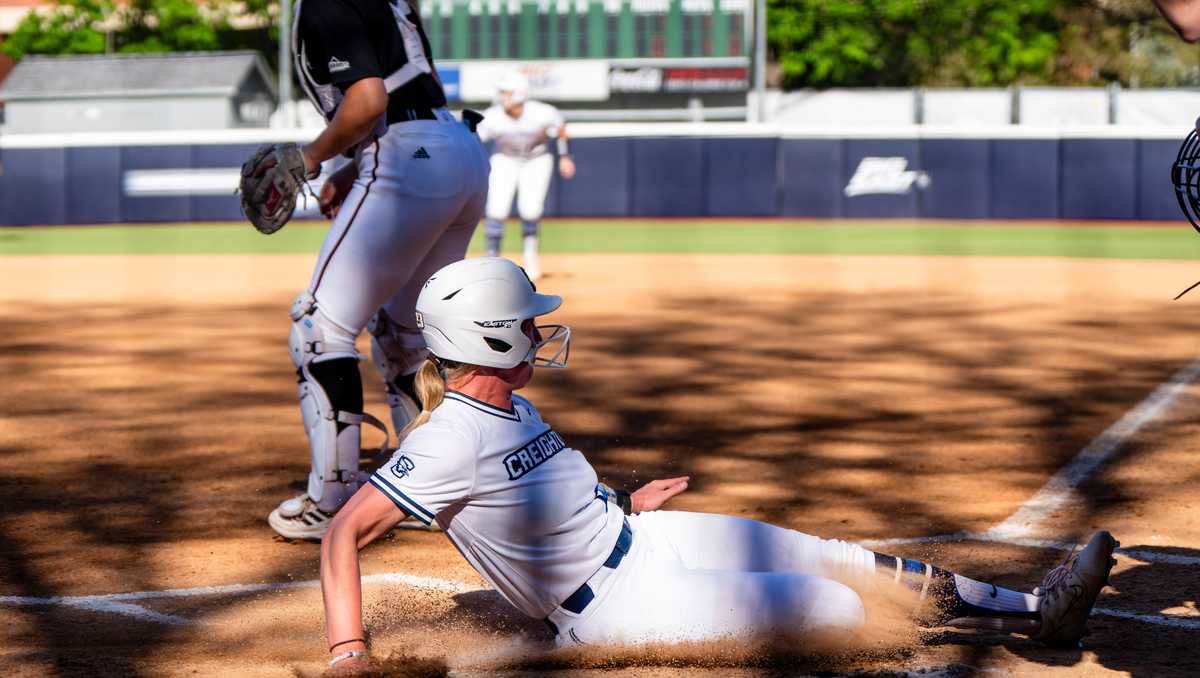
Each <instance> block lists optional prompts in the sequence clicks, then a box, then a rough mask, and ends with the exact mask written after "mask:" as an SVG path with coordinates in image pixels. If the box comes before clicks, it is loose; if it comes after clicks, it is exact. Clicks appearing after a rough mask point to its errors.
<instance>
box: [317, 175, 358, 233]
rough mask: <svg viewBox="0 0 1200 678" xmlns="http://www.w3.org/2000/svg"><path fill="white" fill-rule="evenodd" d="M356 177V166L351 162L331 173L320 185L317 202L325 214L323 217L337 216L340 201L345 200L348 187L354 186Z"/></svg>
mask: <svg viewBox="0 0 1200 678" xmlns="http://www.w3.org/2000/svg"><path fill="white" fill-rule="evenodd" d="M357 177H358V167H357V166H356V165H355V164H354V163H352V162H351V163H347V164H346V165H345V166H344V167H342V168H341V169H339V170H338V171H336V172H334V173H333V174H331V175H330V176H329V178H328V179H327V180H326V181H325V184H324V185H323V186H321V193H320V195H318V196H317V202H319V203H320V204H321V214H323V215H325V218H327V219H332V218H334V217H336V216H337V213H338V210H339V209H341V207H342V202H344V201H345V200H346V195H347V194H349V193H350V188H351V187H352V186H354V180H355V179H356V178H357Z"/></svg>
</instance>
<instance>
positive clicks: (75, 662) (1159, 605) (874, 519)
mask: <svg viewBox="0 0 1200 678" xmlns="http://www.w3.org/2000/svg"><path fill="white" fill-rule="evenodd" d="M310 265H311V258H310V257H308V256H259V257H252V256H221V257H189V256H178V257H174V256H171V257H168V256H140V257H107V256H94V257H10V258H0V303H2V306H0V308H2V309H3V310H2V311H0V319H2V320H3V323H2V326H3V330H2V331H0V374H2V375H3V383H4V388H3V389H0V496H2V497H3V498H4V510H3V511H2V512H0V629H3V630H0V638H3V642H2V643H0V648H2V649H0V673H3V674H4V675H113V676H117V675H120V676H159V675H171V676H174V675H239V676H288V675H315V674H319V672H320V668H321V663H320V662H321V661H322V658H323V657H324V652H323V650H324V647H323V645H322V640H323V638H322V636H323V629H322V613H321V607H320V594H319V590H318V589H316V588H313V587H311V586H310V585H307V584H306V582H310V581H311V580H313V579H315V578H316V576H317V558H318V555H317V548H316V546H315V545H313V544H304V543H288V542H285V541H281V540H277V539H274V538H272V533H271V531H270V529H269V528H268V527H267V526H266V523H265V516H266V514H267V512H269V511H270V509H271V508H272V507H273V506H275V504H276V503H277V502H278V501H279V500H280V499H282V498H284V497H287V496H289V495H291V494H293V493H295V492H297V491H298V490H300V489H301V488H302V483H301V481H302V479H303V478H304V475H305V472H306V469H307V452H306V445H305V442H304V436H303V432H302V430H301V428H300V426H299V416H298V413H297V408H296V405H295V394H294V388H295V386H294V377H293V375H292V369H291V363H290V361H289V360H288V357H287V352H286V335H287V329H288V319H287V308H288V306H289V305H290V302H291V298H292V297H293V296H294V294H295V292H296V291H297V290H298V289H300V288H301V287H303V285H304V284H305V283H306V282H307V277H308V271H309V266H310ZM545 266H546V268H547V269H549V270H550V271H551V272H552V275H551V276H550V277H549V278H547V279H546V280H545V282H544V284H542V285H541V287H542V288H544V289H547V290H549V291H552V292H555V293H559V294H562V295H564V296H565V297H566V299H567V303H566V305H565V306H564V308H563V310H562V311H561V313H560V314H558V316H560V318H559V319H561V320H562V321H565V322H567V323H569V324H571V325H572V327H573V329H574V332H575V338H574V340H573V351H572V356H571V369H569V370H566V371H561V372H559V371H555V372H544V373H540V374H539V376H538V378H537V379H536V380H535V382H534V384H533V385H532V386H531V387H530V388H529V391H528V394H529V396H530V397H531V398H532V399H533V400H534V402H536V403H538V404H539V406H540V408H541V410H542V412H543V415H544V416H545V418H546V419H547V420H548V421H549V422H551V423H553V424H554V426H555V429H556V430H557V431H558V432H559V433H560V434H561V435H562V436H563V437H564V438H565V439H566V440H567V442H568V443H569V444H571V445H572V446H573V447H577V448H579V449H582V450H584V451H585V452H586V453H587V454H588V456H589V458H591V459H592V461H593V463H594V464H595V465H596V466H597V469H598V470H599V472H600V474H601V476H602V477H603V478H606V479H607V480H610V481H612V482H614V483H617V484H632V483H636V482H641V481H644V480H648V479H651V478H654V477H656V476H663V475H674V474H690V475H691V476H692V477H693V483H692V487H691V489H690V490H689V491H688V492H687V493H685V494H684V495H682V496H681V497H679V498H678V499H677V500H676V501H675V502H674V503H673V504H672V506H671V507H672V508H675V509H683V510H703V511H714V512H725V513H732V514H738V515H744V516H748V517H753V518H758V519H763V520H767V521H770V522H773V523H776V524H779V525H783V526H787V527H791V528H795V529H799V530H802V531H805V532H810V533H814V534H819V535H822V536H829V537H839V538H843V539H851V540H864V541H865V540H881V539H894V538H912V540H913V541H912V542H911V543H893V544H890V545H888V546H887V547H886V548H884V547H882V546H881V547H877V548H878V549H879V550H883V551H890V552H896V553H901V554H903V555H907V556H912V557H922V558H926V559H930V560H933V561H934V562H937V563H939V564H942V565H944V566H946V567H949V568H951V569H956V570H959V571H962V572H963V573H964V574H968V575H974V576H978V577H981V578H990V579H993V580H995V581H997V583H1002V584H1008V585H1012V586H1018V587H1021V588H1029V587H1032V586H1033V585H1035V584H1036V583H1037V580H1038V579H1039V578H1040V577H1041V575H1042V573H1043V572H1044V571H1045V569H1046V568H1048V567H1049V566H1051V565H1053V564H1054V563H1056V562H1057V561H1059V560H1061V559H1062V558H1063V557H1064V555H1065V553H1064V552H1063V551H1061V550H1059V549H1058V548H1055V547H1054V544H1043V543H1041V542H1038V541H1036V540H1048V541H1051V542H1055V543H1056V544H1064V543H1074V542H1075V541H1077V540H1079V539H1082V538H1086V536H1087V535H1088V534H1089V533H1090V532H1091V531H1092V530H1094V529H1096V528H1097V527H1107V528H1108V529H1111V530H1112V531H1113V532H1114V534H1116V536H1117V537H1118V538H1119V539H1120V540H1121V541H1122V544H1123V546H1124V547H1125V548H1126V549H1127V550H1128V551H1127V552H1126V553H1125V554H1124V555H1122V556H1121V557H1120V558H1119V563H1118V566H1117V568H1116V570H1115V574H1114V576H1113V581H1112V583H1113V588H1111V589H1109V590H1108V591H1107V592H1106V593H1105V594H1104V595H1103V596H1102V597H1101V600H1100V603H1099V604H1098V607H1100V608H1102V609H1103V610H1106V611H1107V612H1105V613H1103V614H1098V615H1097V616H1096V617H1095V618H1094V620H1093V628H1094V635H1093V636H1092V637H1090V638H1089V639H1087V640H1086V641H1085V644H1084V647H1083V648H1082V649H1072V650H1048V649H1045V648H1042V647H1040V646H1038V645H1037V644H1035V643H1032V642H1030V641H1028V640H1024V639H1021V638H1019V637H1015V636H1014V637H1007V636H997V635H989V634H978V635H972V634H960V633H952V632H949V631H947V630H941V629H933V630H927V631H922V632H920V633H912V634H899V635H895V636H893V637H889V638H887V639H885V640H884V641H878V642H874V643H873V644H872V643H868V644H867V645H866V646H865V647H864V648H862V649H859V650H857V651H854V652H849V653H836V654H820V655H815V656H814V655H811V654H807V653H805V652H804V651H803V649H801V651H799V652H798V653H797V652H796V651H795V650H794V649H793V651H792V652H791V653H790V654H789V655H787V656H775V655H773V654H772V653H770V652H766V651H761V652H760V651H759V650H756V649H751V650H747V649H746V648H744V647H719V646H716V647H702V648H684V649H678V648H676V649H669V648H660V649H656V650H655V651H654V652H653V653H649V654H625V653H617V654H612V653H603V652H589V653H583V654H575V655H560V654H555V653H550V654H549V655H547V654H545V652H544V651H543V645H544V643H545V642H546V641H547V633H546V632H545V631H544V630H543V629H542V628H541V626H540V625H539V624H538V623H535V622H530V621H528V620H525V619H522V618H521V617H520V616H519V615H518V614H517V613H516V612H514V611H512V610H511V608H508V607H507V606H506V605H505V604H504V603H503V602H502V601H500V600H499V598H498V597H497V596H496V595H495V594H494V593H492V592H490V591H487V590H485V589H484V588H483V585H482V582H481V580H480V579H479V578H478V577H477V576H476V575H475V574H474V573H473V572H472V571H471V570H470V569H469V567H468V566H467V565H466V564H465V563H464V562H463V560H462V558H461V557H460V556H459V554H458V553H457V552H456V551H455V550H454V549H453V548H452V547H451V546H450V545H449V544H448V543H447V542H446V541H445V539H444V538H443V537H442V536H441V535H437V534H428V533H421V532H413V531H407V530H401V531H396V532H394V533H393V534H392V535H391V536H390V538H389V539H388V540H386V541H385V542H383V543H381V544H378V545H374V546H372V547H370V548H368V549H367V550H366V551H365V552H364V556H363V571H364V574H367V575H380V576H377V577H375V578H374V579H372V580H371V583H369V584H368V586H367V587H366V609H367V612H366V614H367V618H368V624H369V626H370V629H371V633H372V635H373V639H374V644H375V647H376V648H377V651H379V652H381V653H382V654H387V653H388V652H402V653H405V654H408V655H414V656H422V657H430V658H444V659H445V660H446V661H447V662H449V665H450V667H451V668H452V669H453V672H454V673H455V674H457V675H531V674H537V675H542V674H549V675H592V674H596V675H598V674H599V673H601V672H603V673H604V674H605V675H618V676H625V675H628V676H658V675H662V676H667V675H678V674H679V673H680V672H683V673H686V674H688V675H712V676H716V675H732V676H784V675H787V676H790V675H801V674H805V673H811V672H833V673H838V672H847V673H849V672H855V671H862V672H866V673H867V674H869V675H876V674H878V675H894V674H893V672H919V671H925V670H928V671H929V672H930V673H929V674H928V675H946V676H961V675H969V674H972V673H975V672H978V671H980V670H985V669H986V670H990V671H994V672H996V673H999V674H1000V675H1006V674H1010V675H1031V674H1035V673H1036V674H1038V675H1041V674H1043V673H1045V674H1049V675H1069V676H1091V675H1125V674H1130V675H1135V676H1170V675H1178V676H1185V675H1186V676H1194V675H1197V674H1200V651H1198V650H1197V649H1196V646H1197V643H1196V639H1197V638H1200V635H1198V634H1200V610H1198V609H1197V595H1198V591H1200V587H1198V586H1197V582H1198V581H1200V577H1198V576H1197V575H1196V572H1198V571H1200V569H1198V567H1200V519H1198V518H1197V516H1198V515H1200V499H1198V498H1197V495H1196V492H1195V490H1194V488H1195V487H1196V485H1197V483H1198V482H1200V458H1198V457H1197V456H1196V455H1195V454H1194V453H1193V447H1194V445H1193V442H1192V441H1194V440H1196V435H1197V433H1200V415H1197V412H1200V410H1198V409H1197V407H1198V406H1200V385H1195V384H1193V382H1192V379H1193V372H1185V373H1183V374H1182V375H1180V370H1184V369H1185V368H1187V367H1188V366H1189V365H1191V364H1192V361H1193V360H1195V359H1196V358H1197V356H1200V341H1197V338H1198V337H1200V315H1198V314H1196V313H1195V305H1196V304H1200V298H1192V297H1185V299H1184V300H1183V301H1180V302H1175V303H1172V302H1170V297H1171V296H1172V295H1173V294H1174V293H1175V292H1177V291H1178V290H1179V289H1182V288H1183V287H1185V286H1186V285H1188V284H1190V283H1191V282H1193V281H1194V280H1195V277H1196V275H1200V270H1198V269H1197V268H1196V267H1195V265H1194V264H1187V263H1173V262H1153V263H1151V262H1137V261H1123V262H1113V261H1103V260H1088V261H1083V260H1064V259H984V258H971V259H966V258H915V257H914V258H904V257H892V258H875V257H799V256H796V257H776V256H745V257H737V256H599V255H597V256H558V257H547V258H546V262H545ZM360 348H361V349H362V350H366V345H365V343H364V344H362V346H361V347H360ZM362 371H363V375H364V380H365V381H366V383H367V385H368V391H367V403H368V404H367V408H368V410H370V411H372V412H374V413H376V414H378V415H380V416H382V417H383V418H385V419H386V416H385V415H386V409H385V407H384V406H383V403H382V394H381V392H380V388H379V379H378V377H377V375H376V374H375V373H374V371H373V369H372V368H371V367H370V366H369V364H366V363H364V365H363V368H362ZM1173 376H1174V377H1176V378H1177V381H1176V383H1175V384H1174V385H1173V386H1171V387H1168V388H1166V390H1162V389H1160V391H1156V389H1158V388H1159V387H1160V385H1162V384H1164V382H1168V381H1169V380H1171V379H1172V378H1173ZM1152 394H1154V395H1153V396H1152ZM1164 394H1165V395H1164ZM1131 411H1132V412H1133V415H1132V418H1130V417H1129V416H1127V415H1129V414H1130V413H1131ZM1122 417H1126V419H1125V420H1123V419H1122ZM1134 419H1136V420H1137V421H1138V422H1140V423H1137V425H1136V426H1134V425H1132V424H1129V423H1128V422H1131V421H1133V420H1134ZM1118 421H1122V422H1126V423H1123V424H1122V425H1120V426H1114V427H1113V429H1111V430H1109V432H1108V434H1107V435H1106V436H1101V434H1102V433H1104V432H1105V431H1106V429H1109V427H1110V426H1111V425H1113V424H1114V422H1118ZM365 437H366V441H365V446H369V445H373V444H378V442H379V436H378V434H377V433H375V432H371V431H369V432H368V433H366V434H365ZM1098 437H1099V438H1098ZM1081 451H1087V454H1085V455H1084V457H1085V458H1092V457H1087V455H1092V456H1093V457H1094V458H1096V459H1099V460H1101V461H1103V462H1104V463H1102V464H1099V465H1097V466H1095V467H1094V468H1090V469H1089V468H1085V467H1079V468H1081V469H1083V470H1082V471H1080V473H1074V474H1072V473H1068V474H1067V476H1066V480H1064V481H1063V482H1064V483H1065V485H1061V486H1060V485H1052V486H1051V487H1050V489H1049V490H1048V492H1049V494H1048V495H1045V496H1048V497H1050V499H1051V500H1052V501H1049V502H1048V503H1046V502H1041V501H1040V500H1039V501H1038V502H1032V501H1031V499H1032V498H1034V497H1035V496H1038V497H1042V496H1043V495H1038V494H1037V493H1038V492H1039V490H1040V489H1042V488H1043V487H1044V486H1045V485H1046V483H1047V481H1048V480H1050V479H1051V478H1052V477H1059V476H1055V474H1056V473H1059V471H1060V469H1063V468H1064V466H1065V465H1067V464H1068V463H1070V462H1072V460H1073V459H1077V455H1079V454H1080V452H1081ZM1085 466H1086V465H1085ZM1069 468H1076V467H1074V466H1072V467H1069ZM1060 476H1061V474H1060ZM1056 488H1057V489H1056ZM1056 502H1057V503H1056ZM1022 509H1025V512H1024V513H1020V514H1019V515H1021V516H1033V519H1031V521H1029V522H1028V524H1025V523H1022V525H1021V526H1018V527H1013V523H1012V522H1011V521H1010V522H1006V521H1007V520H1009V519H1010V517H1012V516H1014V514H1018V511H1020V510H1022ZM997 526H1007V528H1012V529H1007V528H1006V529H1007V531H999V532H998V531H995V530H993V532H987V531H988V530H989V529H991V528H996V527H997ZM963 532H965V533H972V534H974V535H976V536H975V537H971V538H967V539H965V540H959V539H948V538H939V537H940V536H942V535H948V534H957V533H963ZM988 537H990V540H988V539H987V538H988ZM923 538H932V539H924V540H922V539H923ZM388 574H392V575H395V576H393V577H390V578H389V577H385V576H382V575H388ZM202 587H216V588H202ZM222 587H223V588H222ZM100 594H128V595H115V596H110V597H107V598H105V597H100ZM1135 615H1140V617H1137V618H1132V617H1134V616H1135Z"/></svg>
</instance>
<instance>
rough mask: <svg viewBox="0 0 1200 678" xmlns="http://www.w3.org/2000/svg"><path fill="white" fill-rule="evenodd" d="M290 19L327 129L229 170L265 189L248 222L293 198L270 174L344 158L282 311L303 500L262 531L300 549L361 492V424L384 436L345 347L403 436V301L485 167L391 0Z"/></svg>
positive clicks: (409, 316)
mask: <svg viewBox="0 0 1200 678" xmlns="http://www.w3.org/2000/svg"><path fill="white" fill-rule="evenodd" d="M295 13H296V18H295V29H294V32H293V35H294V44H293V48H294V53H295V56H296V67H297V72H298V75H299V79H300V82H301V85H302V86H303V88H304V91H305V92H306V94H307V95H308V97H309V98H310V99H311V100H312V102H313V105H314V106H316V107H317V109H318V110H319V111H320V112H321V113H322V115H324V116H325V118H326V119H327V120H328V125H327V126H326V127H325V129H324V130H323V131H322V132H321V133H320V134H319V135H318V136H317V138H316V139H315V140H314V141H313V142H312V143H310V144H307V145H306V146H304V147H303V148H300V149H297V148H296V147H295V145H290V148H288V147H280V148H277V149H275V150H274V154H273V155H272V156H271V157H268V158H266V159H265V160H263V161H262V162H259V163H257V164H255V165H254V166H251V167H249V168H248V169H246V168H244V169H243V176H244V177H250V178H253V177H261V176H267V177H270V179H271V180H270V181H266V182H264V183H262V184H261V185H259V186H257V187H251V188H244V189H243V191H244V193H246V192H251V193H253V196H252V197H254V198H255V199H257V198H259V197H261V196H265V199H264V200H262V201H261V204H255V205H253V206H252V209H250V210H248V211H247V214H248V216H251V217H252V220H253V218H254V217H258V216H261V215H262V214H264V213H265V214H267V215H272V214H275V213H276V211H277V210H278V209H279V208H278V205H279V203H280V200H278V199H277V198H273V196H275V195H276V194H277V193H278V192H279V191H278V190H276V189H277V186H278V185H283V184H288V183H295V182H289V181H288V176H289V175H283V176H280V175H274V174H272V172H273V171H274V170H276V169H277V168H278V167H280V166H295V165H299V166H300V170H301V172H300V174H301V176H300V177H299V179H300V180H301V181H303V180H304V179H306V178H311V177H313V176H315V175H316V174H317V173H318V171H319V168H320V165H321V163H322V162H323V161H325V160H328V159H330V158H333V157H336V156H338V155H340V154H348V155H350V156H353V160H352V161H351V162H349V163H348V164H346V165H345V166H344V167H343V168H342V169H340V170H338V171H337V172H335V173H334V174H333V176H332V177H331V178H330V179H329V181H328V182H327V183H326V184H325V185H324V187H323V188H322V189H321V193H320V197H319V202H320V206H321V210H322V212H323V213H324V214H326V215H327V216H330V217H332V218H333V224H332V226H331V227H330V229H329V233H328V235H327V236H326V238H325V242H324V244H323V245H322V246H321V252H320V255H319V256H318V258H317V264H316V267H315V268H314V270H313V274H312V279H311V282H310V283H309V286H308V289H306V290H305V291H304V292H302V293H301V294H300V296H299V297H297V298H296V301H295V303H294V304H293V305H292V309H291V319H292V330H291V336H290V338H289V340H288V345H289V349H290V351H291V356H292V361H293V363H294V364H295V366H296V374H297V376H298V381H299V395H300V411H301V415H302V419H303V423H304V429H305V432H306V433H307V434H308V442H309V452H310V459H311V471H310V472H309V476H308V486H307V490H306V492H305V493H304V494H301V495H299V496H296V497H293V498H291V499H288V500H286V501H284V502H283V503H281V504H280V505H279V507H278V508H276V509H275V510H274V511H272V512H271V514H270V516H269V517H268V522H269V523H270V525H271V527H272V528H274V530H275V531H276V532H278V533H279V534H280V535H283V536H284V537H289V538H293V539H314V538H320V537H321V535H323V534H324V533H325V530H326V528H327V527H328V525H329V521H330V519H331V518H332V516H333V514H334V513H335V512H336V511H337V510H338V509H339V508H341V506H342V504H343V503H344V502H345V501H346V500H347V499H349V498H350V496H351V495H353V494H354V492H355V491H356V490H358V488H359V486H360V485H361V484H362V483H363V482H365V480H366V478H365V477H364V476H361V475H360V473H359V443H360V439H361V428H362V424H363V423H370V424H373V425H375V426H377V427H379V428H382V429H383V431H384V434H385V435H386V434H387V428H386V427H385V426H383V424H381V423H380V422H378V421H377V420H375V419H374V418H373V417H371V416H369V415H367V414H366V413H364V412H363V393H362V382H361V379H360V376H359V371H358V361H359V359H360V358H359V354H358V353H357V351H356V350H355V347H354V342H355V338H356V337H357V336H358V335H359V333H360V332H362V330H363V329H369V330H370V333H371V344H372V354H373V356H374V357H375V361H376V364H377V366H378V368H379V369H380V371H381V372H382V373H383V377H384V383H385V384H386V387H387V397H388V404H389V406H390V407H391V411H392V422H393V425H394V426H395V427H396V429H397V430H399V429H400V428H403V427H404V426H405V425H406V424H407V423H408V421H409V419H410V418H411V417H412V416H414V415H415V414H416V412H417V407H416V402H415V400H414V398H413V395H412V393H413V391H412V380H413V373H414V372H415V371H416V369H417V367H418V366H419V365H420V364H421V362H422V361H423V360H424V359H425V355H426V351H425V342H424V340H423V339H422V337H421V332H420V329H419V328H418V327H417V326H416V324H415V321H414V317H413V307H414V304H415V303H416V299H417V294H418V293H419V292H420V290H421V285H422V283H424V281H425V280H426V279H427V278H428V277H429V276H430V275H432V274H433V273H434V272H435V271H437V270H438V269H439V268H441V267H442V266H444V265H446V264H447V263H449V262H452V261H455V260H458V259H462V257H463V255H464V253H465V252H466V248H467V243H468V242H469V241H470V239H471V234H472V233H473V232H474V229H475V227H476V224H477V223H478V221H479V218H480V216H481V214H482V212H483V207H484V201H485V200H486V197H487V171H488V168H487V157H486V154H485V152H484V150H483V146H482V145H481V144H480V142H479V139H478V137H476V136H475V134H473V133H472V131H471V130H470V129H468V127H467V126H464V124H462V123H460V122H459V121H458V120H456V119H455V118H454V116H452V115H451V114H450V112H449V111H447V110H446V108H445V106H446V97H445V94H444V93H443V91H442V86H441V83H440V82H439V80H438V77H437V73H436V71H435V70H434V67H433V58H432V56H431V54H432V51H431V50H430V47H429V41H428V40H427V39H426V37H425V33H424V30H423V29H422V28H421V23H420V18H419V16H418V13H417V12H416V10H415V8H414V7H412V6H410V5H409V4H408V3H407V2H404V1H403V0H395V1H393V2H388V1H387V0H370V1H364V2H353V3H351V2H340V1H337V2H335V1H329V0H307V1H306V2H301V1H299V0H298V1H297V2H296V3H295ZM471 115H474V117H475V118H477V117H478V116H477V115H476V114H470V113H469V112H467V113H464V116H467V117H466V119H467V121H468V122H473V120H472V119H471V117H470V116H471ZM248 164H249V163H248ZM275 180H279V181H280V182H282V183H281V184H276V183H275ZM244 183H245V182H244ZM284 202H285V203H286V202H287V201H284ZM294 202H295V199H294V195H293V196H292V197H291V204H292V205H294ZM285 211H286V215H285V216H284V217H283V221H279V220H278V219H276V220H275V223H269V224H268V225H267V227H268V229H269V228H278V227H280V226H282V225H283V222H286V218H287V216H290V214H291V208H290V206H288V207H287V209H286V210H285ZM255 223H256V225H258V222H255ZM260 230H264V229H260ZM264 232H270V231H269V230H265V231H264Z"/></svg>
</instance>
